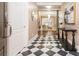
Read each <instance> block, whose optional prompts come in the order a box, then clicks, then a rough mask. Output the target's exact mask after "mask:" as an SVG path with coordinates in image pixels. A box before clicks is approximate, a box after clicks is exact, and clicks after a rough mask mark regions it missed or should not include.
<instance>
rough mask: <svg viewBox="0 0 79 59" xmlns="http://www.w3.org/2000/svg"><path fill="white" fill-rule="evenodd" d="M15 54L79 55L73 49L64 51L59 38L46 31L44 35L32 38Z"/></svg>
mask: <svg viewBox="0 0 79 59" xmlns="http://www.w3.org/2000/svg"><path fill="white" fill-rule="evenodd" d="M17 56H79V53H77V52H75V51H65V49H64V48H63V47H62V44H61V43H60V41H59V39H57V38H54V35H52V34H51V32H50V33H47V34H46V36H45V37H43V36H41V37H37V38H34V39H32V41H31V43H29V44H28V46H27V47H24V48H23V50H22V51H20V52H19V53H18V54H17Z"/></svg>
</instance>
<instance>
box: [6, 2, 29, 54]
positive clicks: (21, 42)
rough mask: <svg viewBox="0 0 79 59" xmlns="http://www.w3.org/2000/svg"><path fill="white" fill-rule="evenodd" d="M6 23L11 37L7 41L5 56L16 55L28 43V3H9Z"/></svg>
mask: <svg viewBox="0 0 79 59" xmlns="http://www.w3.org/2000/svg"><path fill="white" fill-rule="evenodd" d="M8 22H9V24H10V25H11V26H12V35H11V37H9V38H8V40H7V52H8V53H7V55H16V54H17V53H18V52H19V51H20V50H21V49H22V48H23V47H24V46H25V45H27V43H28V3H24V2H18V3H16V2H9V3H8ZM8 33H9V32H8Z"/></svg>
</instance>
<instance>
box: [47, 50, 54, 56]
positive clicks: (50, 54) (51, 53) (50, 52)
mask: <svg viewBox="0 0 79 59" xmlns="http://www.w3.org/2000/svg"><path fill="white" fill-rule="evenodd" d="M46 54H47V55H49V56H53V55H54V54H55V52H53V51H51V50H49V51H47V52H46Z"/></svg>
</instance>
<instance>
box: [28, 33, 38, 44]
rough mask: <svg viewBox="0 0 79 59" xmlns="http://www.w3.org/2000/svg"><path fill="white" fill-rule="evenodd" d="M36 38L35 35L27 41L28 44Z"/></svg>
mask: <svg viewBox="0 0 79 59" xmlns="http://www.w3.org/2000/svg"><path fill="white" fill-rule="evenodd" d="M37 37H38V34H36V35H35V36H34V37H32V38H31V39H30V40H29V41H28V44H30V43H31V42H32V41H34V40H35V39H36V38H37Z"/></svg>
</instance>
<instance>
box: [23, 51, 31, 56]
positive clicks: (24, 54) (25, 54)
mask: <svg viewBox="0 0 79 59" xmlns="http://www.w3.org/2000/svg"><path fill="white" fill-rule="evenodd" d="M31 53H32V52H31V51H30V50H28V51H25V52H22V55H23V56H27V55H30V54H31Z"/></svg>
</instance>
